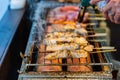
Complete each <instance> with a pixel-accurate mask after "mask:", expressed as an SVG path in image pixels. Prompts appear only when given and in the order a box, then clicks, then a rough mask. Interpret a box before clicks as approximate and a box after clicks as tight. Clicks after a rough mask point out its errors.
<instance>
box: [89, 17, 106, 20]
mask: <svg viewBox="0 0 120 80" xmlns="http://www.w3.org/2000/svg"><path fill="white" fill-rule="evenodd" d="M88 20H106V18H103V17H95V18H88Z"/></svg>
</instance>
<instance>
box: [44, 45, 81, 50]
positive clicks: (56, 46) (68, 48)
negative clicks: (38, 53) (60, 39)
mask: <svg viewBox="0 0 120 80" xmlns="http://www.w3.org/2000/svg"><path fill="white" fill-rule="evenodd" d="M78 48H79V45H78V44H75V43H71V44H67V43H66V44H62V45H52V46H47V47H46V51H57V50H65V49H66V50H72V49H73V50H74V49H78Z"/></svg>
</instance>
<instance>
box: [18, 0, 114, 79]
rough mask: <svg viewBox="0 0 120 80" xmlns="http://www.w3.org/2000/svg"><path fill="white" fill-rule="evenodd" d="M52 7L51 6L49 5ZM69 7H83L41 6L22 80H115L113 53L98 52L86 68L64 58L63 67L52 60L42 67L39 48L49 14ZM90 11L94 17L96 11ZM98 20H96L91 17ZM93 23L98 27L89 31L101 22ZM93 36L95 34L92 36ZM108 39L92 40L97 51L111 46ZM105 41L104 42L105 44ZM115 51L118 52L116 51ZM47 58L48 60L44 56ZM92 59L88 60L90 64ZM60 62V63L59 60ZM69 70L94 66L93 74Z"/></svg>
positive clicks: (21, 74) (91, 57)
mask: <svg viewBox="0 0 120 80" xmlns="http://www.w3.org/2000/svg"><path fill="white" fill-rule="evenodd" d="M48 3H49V4H48ZM65 5H80V4H78V3H72V4H71V3H58V2H54V1H50V2H49V1H47V2H46V1H41V2H40V3H38V4H37V8H36V10H35V14H34V17H32V21H33V25H32V29H31V33H30V37H29V41H28V45H27V48H26V52H25V55H24V56H23V62H22V66H21V69H20V71H18V72H19V78H18V80H112V74H111V71H112V68H113V64H112V63H111V61H110V58H109V53H110V52H112V51H111V50H110V51H109V50H108V51H104V50H103V51H101V50H96V52H95V53H92V54H89V59H90V61H88V62H86V63H84V64H82V63H80V62H79V63H78V64H74V63H73V61H74V59H71V58H70V59H71V61H72V63H71V64H68V63H67V59H66V58H62V59H61V60H62V63H59V62H58V63H59V64H52V60H51V63H50V64H45V63H44V62H45V60H44V61H43V63H42V64H40V63H38V59H39V57H40V55H41V54H43V55H44V53H41V52H40V51H39V45H40V44H42V42H43V39H44V35H45V32H44V31H45V30H46V28H47V26H48V25H50V24H48V22H47V20H46V19H47V14H48V13H49V11H50V10H51V9H53V8H55V7H58V6H65ZM88 11H89V12H90V13H92V14H95V13H94V9H93V8H92V7H89V8H88ZM90 17H91V18H94V17H95V16H90ZM90 23H95V24H91V25H88V30H90V31H93V32H94V30H95V29H97V28H98V24H99V21H97V20H91V21H90ZM89 35H91V34H89ZM104 39H105V36H102V37H92V38H88V40H91V41H93V42H90V43H91V44H94V45H95V47H98V48H99V47H102V46H107V43H106V42H105V41H104ZM102 40H103V41H102ZM113 51H114V50H113ZM44 57H45V56H44ZM87 59H88V58H86V60H87ZM58 60H59V59H58ZM38 66H61V71H37V68H38ZM69 66H87V67H88V66H90V67H91V71H89V72H82V71H68V67H69Z"/></svg>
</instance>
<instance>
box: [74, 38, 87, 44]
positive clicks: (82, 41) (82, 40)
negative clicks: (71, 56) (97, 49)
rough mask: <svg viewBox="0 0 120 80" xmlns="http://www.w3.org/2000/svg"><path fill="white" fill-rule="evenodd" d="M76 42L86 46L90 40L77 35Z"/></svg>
mask: <svg viewBox="0 0 120 80" xmlns="http://www.w3.org/2000/svg"><path fill="white" fill-rule="evenodd" d="M75 43H77V44H79V45H81V46H86V45H87V44H88V41H87V40H86V39H85V38H84V37H80V38H78V37H76V38H75Z"/></svg>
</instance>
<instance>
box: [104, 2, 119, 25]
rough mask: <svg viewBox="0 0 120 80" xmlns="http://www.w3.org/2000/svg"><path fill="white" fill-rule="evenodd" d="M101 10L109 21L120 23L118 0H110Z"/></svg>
mask: <svg viewBox="0 0 120 80" xmlns="http://www.w3.org/2000/svg"><path fill="white" fill-rule="evenodd" d="M102 12H103V14H104V15H105V17H106V18H108V19H110V20H111V22H114V23H116V24H120V0H110V1H109V3H108V4H107V5H106V6H104V7H103V9H102Z"/></svg>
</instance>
